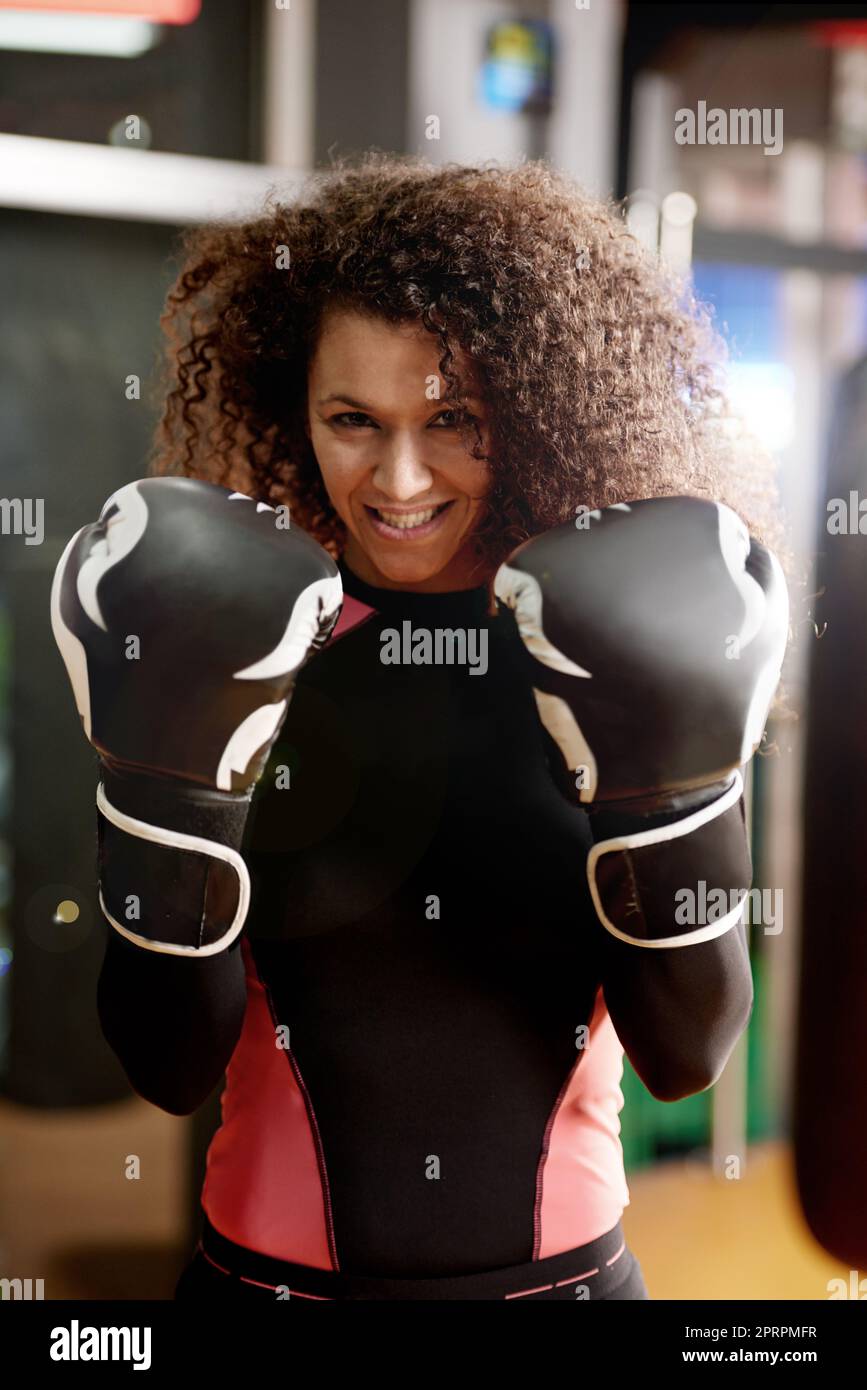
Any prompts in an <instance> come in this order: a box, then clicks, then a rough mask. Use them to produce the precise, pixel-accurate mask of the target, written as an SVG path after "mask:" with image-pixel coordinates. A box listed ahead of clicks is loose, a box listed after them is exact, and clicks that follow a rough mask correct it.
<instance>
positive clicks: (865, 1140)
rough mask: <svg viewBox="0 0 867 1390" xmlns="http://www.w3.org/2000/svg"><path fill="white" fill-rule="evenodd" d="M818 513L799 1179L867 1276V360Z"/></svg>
mask: <svg viewBox="0 0 867 1390" xmlns="http://www.w3.org/2000/svg"><path fill="white" fill-rule="evenodd" d="M853 494H854V495H853ZM862 498H863V499H864V500H865V505H864V516H863V517H861V513H860V511H859V506H858V504H859V502H860V501H861V499H862ZM817 512H818V517H817V530H816V582H815V585H814V590H815V592H816V595H817V597H816V599H815V600H814V603H813V614H814V616H815V619H816V624H817V635H816V636H815V637H814V636H813V635H812V634H811V635H810V636H809V637H808V639H807V640H808V641H809V643H810V666H809V692H808V703H807V731H806V758H805V783H804V801H803V804H804V854H803V868H802V939H801V975H800V986H799V1008H798V1036H797V1046H796V1075H795V1093H794V1110H793V1120H794V1143H795V1169H796V1178H797V1185H798V1192H799V1195H800V1200H801V1204H802V1207H803V1210H804V1215H805V1218H806V1221H807V1224H808V1225H809V1227H810V1230H811V1231H812V1233H813V1235H814V1236H815V1237H816V1239H817V1240H818V1241H819V1242H820V1244H821V1245H823V1246H824V1247H825V1249H826V1250H827V1251H829V1252H830V1254H832V1255H834V1256H836V1258H838V1259H840V1260H842V1261H843V1262H844V1263H846V1264H848V1265H849V1266H850V1267H851V1268H855V1269H858V1268H864V1267H865V1266H867V358H865V359H863V360H862V361H860V362H858V363H857V364H856V366H855V367H854V368H852V370H851V371H850V372H849V373H848V374H847V375H846V377H845V378H844V379H843V381H842V382H841V384H840V388H839V390H838V393H837V399H836V402H835V408H834V414H833V419H832V426H831V430H830V438H829V443H828V453H827V460H826V466H825V469H824V475H823V480H822V482H821V483H820V487H819V495H818V504H817ZM859 520H860V524H861V527H863V531H862V530H861V529H859ZM838 532H839V534H838Z"/></svg>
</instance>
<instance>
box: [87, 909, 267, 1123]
mask: <svg viewBox="0 0 867 1390" xmlns="http://www.w3.org/2000/svg"><path fill="white" fill-rule="evenodd" d="M240 941H241V938H240V937H238V938H237V939H236V941H235V942H234V943H233V945H232V946H231V947H230V948H229V949H228V950H226V951H221V952H220V953H219V954H218V955H214V956H200V957H197V958H195V959H191V960H185V959H184V958H183V957H180V956H173V955H167V954H165V953H162V952H158V951H145V950H140V949H139V948H138V947H137V946H133V945H131V944H130V943H129V942H127V941H125V940H124V939H123V937H122V936H120V935H118V933H117V932H116V931H114V930H113V929H111V928H109V931H108V942H107V946H106V952H105V958H104V960H103V964H102V971H101V973H100V977H99V984H98V988H97V1008H98V1011H99V1018H100V1022H101V1024H102V1030H103V1033H104V1035H105V1038H106V1041H107V1042H108V1044H109V1046H110V1047H111V1048H112V1050H113V1051H114V1052H115V1054H116V1055H117V1057H118V1058H119V1060H120V1062H121V1064H122V1066H123V1068H124V1071H125V1072H126V1074H127V1076H128V1078H129V1082H130V1085H131V1086H132V1087H133V1089H134V1090H135V1091H136V1092H137V1093H138V1094H139V1095H140V1096H141V1097H142V1098H143V1099H144V1100H147V1101H150V1102H151V1104H152V1105H157V1106H159V1108H160V1109H161V1110H167V1111H168V1112H169V1113H170V1114H172V1115H189V1114H192V1112H193V1111H194V1110H197V1109H198V1107H199V1106H200V1105H201V1104H203V1102H204V1101H205V1100H207V1098H208V1096H209V1095H210V1094H211V1092H212V1091H213V1089H214V1087H215V1086H216V1085H217V1083H218V1082H219V1081H220V1078H221V1077H222V1075H223V1072H224V1071H225V1069H226V1066H227V1064H228V1062H229V1058H230V1057H231V1055H232V1053H233V1051H234V1049H235V1045H236V1043H237V1041H238V1037H239V1035H240V1032H241V1026H242V1024H243V1021H244V1010H245V1006H246V998H247V993H246V982H245V977H244V964H243V957H242V955H241V951H240Z"/></svg>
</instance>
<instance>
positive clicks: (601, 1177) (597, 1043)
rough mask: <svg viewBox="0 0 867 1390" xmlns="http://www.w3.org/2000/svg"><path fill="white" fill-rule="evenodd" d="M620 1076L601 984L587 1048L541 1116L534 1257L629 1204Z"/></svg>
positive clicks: (593, 1234) (599, 1231)
mask: <svg viewBox="0 0 867 1390" xmlns="http://www.w3.org/2000/svg"><path fill="white" fill-rule="evenodd" d="M622 1078H623V1046H622V1044H621V1042H620V1040H619V1038H618V1037H617V1034H616V1033H615V1031H614V1024H613V1023H612V1022H611V1018H610V1016H609V1013H608V1009H607V1006H606V1004H605V998H604V995H603V993H602V989H601V987H600V988H599V989H598V990H597V993H596V1001H595V1005H594V1008H593V1013H592V1016H591V1018H590V1029H589V1037H588V1040H587V1046H586V1047H585V1048H584V1049H583V1050H582V1051H581V1052H580V1053H579V1055H578V1060H577V1061H576V1064H575V1066H574V1068H573V1069H572V1072H571V1073H570V1075H569V1078H568V1080H567V1082H566V1084H565V1086H564V1088H563V1090H562V1091H561V1093H560V1095H559V1097H558V1099H557V1104H556V1106H555V1107H554V1110H553V1112H552V1114H551V1117H550V1119H549V1121H548V1130H547V1134H546V1140H547V1144H546V1148H545V1151H544V1152H543V1154H542V1158H541V1159H540V1163H539V1173H538V1178H537V1185H536V1193H537V1195H536V1242H535V1244H536V1248H535V1250H534V1252H533V1258H534V1259H536V1260H544V1259H547V1257H548V1256H549V1255H559V1254H560V1252H561V1251H563V1250H572V1249H574V1248H575V1247H576V1246H578V1245H585V1244H586V1243H587V1241H590V1240H596V1239H597V1237H599V1236H601V1235H604V1234H605V1233H606V1231H610V1230H611V1229H612V1227H614V1226H616V1224H617V1222H618V1221H619V1220H620V1217H621V1216H622V1214H623V1209H624V1207H627V1206H628V1205H629V1188H628V1187H627V1185H626V1173H625V1171H624V1166H623V1149H622V1147H621V1144H620V1118H619V1116H620V1111H621V1110H622V1108H623V1093H622V1091H621V1089H620V1082H621V1080H622Z"/></svg>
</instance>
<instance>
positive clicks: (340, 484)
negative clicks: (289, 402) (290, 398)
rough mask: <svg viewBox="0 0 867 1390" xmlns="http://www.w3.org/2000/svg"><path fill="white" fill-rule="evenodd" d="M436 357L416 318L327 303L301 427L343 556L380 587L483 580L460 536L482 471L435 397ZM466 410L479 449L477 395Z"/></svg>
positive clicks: (480, 487) (453, 585)
mask: <svg viewBox="0 0 867 1390" xmlns="http://www.w3.org/2000/svg"><path fill="white" fill-rule="evenodd" d="M439 355H440V349H439V345H438V340H437V338H435V337H434V336H433V335H432V334H430V333H428V332H426V331H425V329H423V328H421V327H419V326H417V325H415V324H410V325H406V324H400V325H394V324H390V323H387V322H386V321H385V320H384V319H377V318H371V317H368V316H367V315H364V314H359V313H354V312H351V311H344V310H340V311H337V310H335V311H333V312H332V313H330V314H328V315H327V316H326V318H325V321H324V323H323V325H322V332H321V334H320V338H319V343H318V346H317V348H316V352H315V354H314V356H313V358H312V361H311V363H310V370H309V373H308V388H307V408H308V432H309V435H310V441H311V443H312V445H313V451H314V453H315V455H316V459H317V461H318V463H319V468H320V470H321V473H322V478H323V481H324V483H325V487H326V490H327V492H328V496H329V497H330V499H331V502H332V505H333V506H334V509H335V511H336V512H337V514H338V515H339V517H340V518H341V520H342V521H343V522H344V524H345V526H346V528H347V532H348V537H347V544H346V550H345V559H346V563H347V564H348V565H349V568H350V569H351V570H353V571H354V573H355V574H357V575H358V576H359V578H360V579H363V580H365V581H366V582H367V583H369V584H375V585H378V586H379V587H383V588H402V587H407V588H412V589H418V590H420V591H422V592H423V591H424V590H429V591H436V590H448V589H461V588H469V587H472V586H473V585H476V584H480V583H483V582H484V580H485V579H486V578H487V577H488V576H487V574H485V573H483V572H482V569H481V568H480V566H479V561H478V558H477V557H475V556H474V555H473V553H472V547H471V545H470V543H469V536H470V533H471V532H472V530H473V528H474V526H475V524H476V522H477V520H478V518H479V514H480V511H481V508H482V507H483V505H484V504H483V498H484V496H485V494H486V492H487V491H488V488H489V486H490V473H489V469H488V466H487V464H485V463H484V462H481V461H480V460H478V459H474V458H473V457H472V456H471V454H469V453H468V447H470V446H468V445H467V444H466V443H465V442H464V439H463V438H462V437H461V435H460V433H459V431H458V428H457V423H456V422H457V414H456V412H455V410H454V409H450V408H449V404H448V402H447V401H445V400H443V399H437V396H440V395H441V393H442V392H444V391H445V382H444V381H443V380H442V378H441V377H440V375H439V372H438V370H437V361H438V358H439ZM462 365H464V362H463V360H462ZM431 397H433V399H432V398H431ZM467 409H468V410H469V411H470V413H471V414H472V415H474V416H475V417H476V418H477V419H478V421H479V428H480V431H481V436H482V445H483V448H484V449H485V451H486V452H487V432H486V429H485V418H484V413H483V412H484V406H483V403H482V401H481V399H479V398H478V397H476V396H470V397H469V399H468V402H467Z"/></svg>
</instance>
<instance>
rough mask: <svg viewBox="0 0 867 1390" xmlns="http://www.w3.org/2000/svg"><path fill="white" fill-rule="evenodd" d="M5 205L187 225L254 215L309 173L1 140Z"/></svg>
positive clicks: (0, 201) (290, 192) (37, 140)
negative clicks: (272, 193)
mask: <svg viewBox="0 0 867 1390" xmlns="http://www.w3.org/2000/svg"><path fill="white" fill-rule="evenodd" d="M0 171H2V172H0V207H6V208H30V209H33V210H35V211H38V212H59V213H78V214H80V215H82V216H85V217H119V218H123V219H125V220H127V221H132V222H169V223H177V224H178V225H181V226H183V225H185V224H187V223H190V222H208V221H211V220H212V219H214V218H224V219H227V220H229V221H234V220H240V219H241V218H243V217H248V216H250V215H255V214H256V212H257V211H258V210H259V209H260V207H261V203H262V199H263V198H264V196H265V194H266V193H267V192H268V191H269V190H270V189H271V188H273V187H275V186H276V187H277V188H278V189H279V190H280V192H281V193H282V194H285V197H286V198H287V200H291V199H292V198H293V197H294V196H295V194H296V192H297V190H298V189H299V188H300V185H301V183H302V182H303V180H304V179H305V178H306V177H307V174H306V172H305V171H302V170H291V169H282V168H280V167H279V166H277V165H273V164H244V163H241V162H240V161H239V160H231V159H203V158H199V157H195V156H192V155H186V154H164V153H161V152H159V151H157V150H136V149H121V148H118V147H117V146H115V145H91V144H86V143H84V142H81V141H77V140H47V139H43V138H42V137H40V136H35V135H0Z"/></svg>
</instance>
